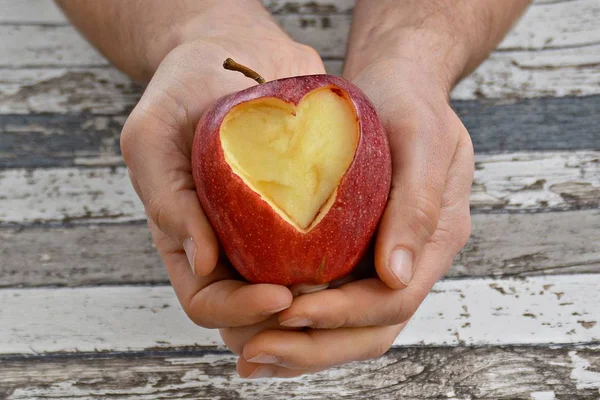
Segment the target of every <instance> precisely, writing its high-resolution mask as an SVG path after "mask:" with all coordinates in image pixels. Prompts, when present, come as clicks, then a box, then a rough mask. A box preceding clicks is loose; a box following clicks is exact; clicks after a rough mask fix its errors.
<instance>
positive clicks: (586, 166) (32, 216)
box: [0, 151, 600, 225]
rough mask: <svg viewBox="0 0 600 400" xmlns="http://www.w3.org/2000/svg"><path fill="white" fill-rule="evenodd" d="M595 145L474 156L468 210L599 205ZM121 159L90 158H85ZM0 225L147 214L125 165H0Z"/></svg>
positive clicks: (599, 163)
mask: <svg viewBox="0 0 600 400" xmlns="http://www.w3.org/2000/svg"><path fill="white" fill-rule="evenodd" d="M599 160H600V151H573V152H548V153H509V154H496V155H489V154H483V155H478V156H476V171H475V178H474V185H473V191H472V195H471V206H472V208H473V210H478V211H481V212H485V211H494V212H499V211H508V212H534V211H535V212H539V211H549V210H569V209H580V208H597V207H598V206H599V205H600V161H599ZM109 161H113V162H115V164H116V165H120V164H121V161H120V158H118V157H117V158H109V159H107V158H101V159H99V160H95V161H94V160H88V161H87V163H88V164H93V162H99V163H100V164H107V163H108V162H109ZM0 193H1V195H0V225H2V224H4V225H6V224H22V223H25V224H32V223H50V222H73V221H80V222H85V221H88V222H89V221H94V220H95V221H102V222H124V221H139V220H143V219H144V218H145V214H144V209H143V207H142V205H141V203H140V201H139V199H138V198H137V196H136V194H135V192H134V190H133V188H132V186H131V184H130V182H129V176H128V173H127V169H126V168H125V167H123V166H112V167H89V168H47V169H7V170H0Z"/></svg>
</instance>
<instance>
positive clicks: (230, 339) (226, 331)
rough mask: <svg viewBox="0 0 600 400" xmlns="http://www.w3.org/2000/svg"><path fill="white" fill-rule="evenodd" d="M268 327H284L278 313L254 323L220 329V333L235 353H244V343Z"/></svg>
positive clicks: (224, 341)
mask: <svg viewBox="0 0 600 400" xmlns="http://www.w3.org/2000/svg"><path fill="white" fill-rule="evenodd" d="M267 329H282V327H281V326H279V321H278V320H277V315H273V316H271V317H270V318H269V319H267V320H265V321H262V322H259V323H257V324H254V325H245V326H239V327H231V328H222V329H220V330H219V334H220V335H221V339H222V340H223V343H225V346H227V348H228V349H229V350H231V352H232V353H233V354H242V350H243V349H244V345H245V344H246V343H247V342H248V341H249V340H250V339H252V337H254V336H256V335H257V334H258V333H260V332H262V331H265V330H267ZM283 329H286V328H283ZM287 329H289V328H287Z"/></svg>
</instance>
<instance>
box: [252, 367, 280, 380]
mask: <svg viewBox="0 0 600 400" xmlns="http://www.w3.org/2000/svg"><path fill="white" fill-rule="evenodd" d="M273 375H275V369H274V368H273V367H259V368H256V369H255V370H254V372H253V373H252V374H251V375H250V376H249V377H248V379H260V378H270V377H272V376H273Z"/></svg>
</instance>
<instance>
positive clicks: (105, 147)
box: [0, 113, 126, 168]
mask: <svg viewBox="0 0 600 400" xmlns="http://www.w3.org/2000/svg"><path fill="white" fill-rule="evenodd" d="M125 119H126V117H125V116H124V115H122V116H121V115H115V116H111V115H108V116H104V115H95V114H90V113H79V114H51V115H48V114H34V115H20V114H17V115H14V114H13V115H3V116H0V137H2V140H1V141H0V168H40V167H42V168H43V167H73V166H82V165H103V163H104V165H123V161H122V159H121V148H120V145H119V138H120V135H121V129H122V128H123V123H124V122H125Z"/></svg>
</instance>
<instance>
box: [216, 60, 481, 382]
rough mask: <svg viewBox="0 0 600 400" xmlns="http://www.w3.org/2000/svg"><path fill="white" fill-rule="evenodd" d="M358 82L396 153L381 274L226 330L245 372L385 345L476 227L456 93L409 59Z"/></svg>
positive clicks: (293, 367)
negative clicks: (291, 329)
mask: <svg viewBox="0 0 600 400" xmlns="http://www.w3.org/2000/svg"><path fill="white" fill-rule="evenodd" d="M353 81H354V83H355V84H357V85H358V86H359V87H360V88H361V89H363V91H365V93H366V94H367V95H368V96H369V98H370V99H371V100H372V101H373V103H374V105H375V107H376V109H377V110H378V113H379V115H380V118H381V119H382V122H383V123H384V126H385V128H386V131H387V132H388V135H389V139H390V148H391V152H392V159H393V177H392V188H391V192H390V197H389V201H388V205H387V208H386V210H385V213H384V215H383V219H382V221H381V225H380V228H379V232H378V235H377V240H376V246H375V267H376V270H377V274H378V276H379V278H376V277H375V278H371V279H363V280H359V281H354V282H350V283H347V284H345V285H342V286H341V287H339V288H336V289H329V290H324V291H320V292H317V293H311V294H307V295H303V296H299V297H297V298H296V299H295V300H294V301H293V303H292V306H291V307H290V308H288V309H287V310H285V311H283V312H281V313H279V315H278V317H277V319H275V318H272V319H271V320H269V321H267V322H265V323H263V324H260V325H257V326H254V327H243V328H237V329H227V330H224V335H223V337H224V339H225V340H226V343H228V344H230V347H232V348H233V349H234V351H238V352H241V354H242V355H243V356H242V357H240V360H239V362H238V371H239V372H240V374H241V375H242V376H252V377H264V376H276V377H292V376H297V375H301V374H304V373H309V372H316V371H319V370H323V369H326V368H329V367H331V366H333V365H337V364H342V363H347V362H350V361H356V360H364V359H368V358H374V357H378V356H380V355H381V354H383V353H385V352H386V351H387V350H388V349H389V348H390V346H391V345H392V343H393V342H394V340H395V338H396V336H397V335H398V333H399V332H400V331H401V330H402V328H403V327H404V326H405V324H406V322H407V321H408V320H409V319H410V318H411V316H412V315H413V314H414V313H415V312H416V310H417V308H418V307H419V305H420V304H421V302H422V301H423V300H424V299H425V297H426V296H427V294H428V293H429V291H430V290H431V288H432V287H433V285H434V283H435V282H436V281H437V280H438V279H440V278H441V277H442V276H443V275H444V274H445V273H446V272H447V271H448V269H449V268H450V266H451V264H452V260H453V258H454V256H455V255H456V254H457V253H458V251H459V250H460V249H461V248H462V247H463V245H464V244H465V243H466V241H467V239H468V237H469V235H470V229H471V225H470V213H469V195H470V188H471V182H472V177H473V166H474V165H473V164H474V163H473V149H472V145H471V140H470V137H469V135H468V132H467V130H466V129H465V127H464V126H463V125H462V123H461V122H460V120H459V118H458V117H457V116H456V114H455V113H454V112H453V111H452V109H451V107H450V105H449V102H448V92H447V91H446V90H445V89H444V87H443V86H442V85H440V84H439V83H438V82H437V81H436V80H435V79H431V77H430V76H429V75H428V74H427V73H426V72H425V71H424V69H423V68H420V67H419V66H418V65H417V64H415V63H412V62H408V61H402V60H386V61H383V62H377V63H374V64H372V65H369V66H367V67H365V68H364V69H362V70H361V71H360V72H359V73H358V74H357V75H356V76H355V77H353ZM280 324H281V325H284V326H285V325H287V326H289V327H291V326H293V327H296V328H298V327H302V326H304V327H310V328H312V329H308V330H303V331H294V332H286V331H282V330H279V328H280ZM264 329H268V330H264ZM262 330H264V331H262ZM261 331H262V332H261ZM258 332H260V333H258ZM240 344H243V345H240Z"/></svg>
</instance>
